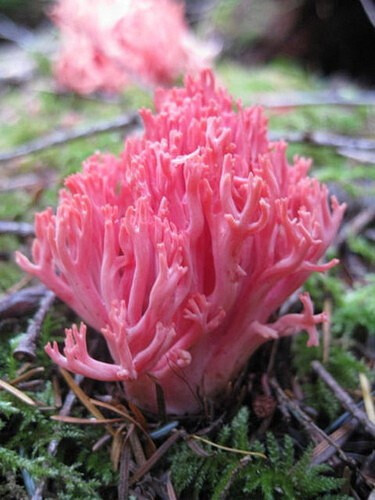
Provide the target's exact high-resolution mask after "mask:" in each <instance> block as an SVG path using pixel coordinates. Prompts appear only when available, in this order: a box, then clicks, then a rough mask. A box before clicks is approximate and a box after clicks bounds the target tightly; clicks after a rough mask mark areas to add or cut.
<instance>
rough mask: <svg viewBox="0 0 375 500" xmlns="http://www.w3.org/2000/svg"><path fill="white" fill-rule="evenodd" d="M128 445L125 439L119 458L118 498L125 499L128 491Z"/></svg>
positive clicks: (119, 499)
mask: <svg viewBox="0 0 375 500" xmlns="http://www.w3.org/2000/svg"><path fill="white" fill-rule="evenodd" d="M129 466H130V447H129V443H128V442H127V441H125V442H124V444H123V448H122V452H121V458H120V471H119V483H118V500H126V499H127V498H128V493H129V472H130V467H129Z"/></svg>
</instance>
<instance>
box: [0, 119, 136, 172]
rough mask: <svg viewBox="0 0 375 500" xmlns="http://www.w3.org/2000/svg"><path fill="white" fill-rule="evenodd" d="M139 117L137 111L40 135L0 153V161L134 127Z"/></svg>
mask: <svg viewBox="0 0 375 500" xmlns="http://www.w3.org/2000/svg"><path fill="white" fill-rule="evenodd" d="M139 125H140V122H139V118H138V115H137V114H135V113H129V114H127V115H123V116H117V117H116V118H112V119H111V120H108V121H106V122H102V123H98V124H96V125H90V126H89V127H84V128H83V127H80V128H78V129H73V130H68V131H67V130H57V131H55V132H52V133H51V134H48V135H45V136H43V137H39V138H38V139H35V140H34V141H31V142H28V143H26V144H23V145H22V146H20V147H19V148H16V149H14V150H13V151H7V152H5V153H1V154H0V163H2V162H7V161H10V160H14V159H16V158H21V157H23V156H27V155H29V154H31V153H37V152H38V151H43V150H44V149H49V148H51V147H53V146H61V145H62V144H66V143H68V142H71V141H75V140H77V139H83V138H86V137H90V136H92V135H96V134H101V133H103V132H113V131H115V130H120V129H124V128H125V129H126V128H134V127H136V126H139Z"/></svg>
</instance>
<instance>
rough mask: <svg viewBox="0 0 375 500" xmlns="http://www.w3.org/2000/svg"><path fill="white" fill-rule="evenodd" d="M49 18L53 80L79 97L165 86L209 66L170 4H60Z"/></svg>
mask: <svg viewBox="0 0 375 500" xmlns="http://www.w3.org/2000/svg"><path fill="white" fill-rule="evenodd" d="M51 16H52V19H53V20H54V22H55V23H56V24H57V26H58V27H59V29H60V33H61V51H60V54H59V57H58V61H57V64H56V76H57V80H58V81H59V83H60V84H61V85H62V86H63V87H65V88H67V89H70V90H74V91H76V92H78V93H81V94H88V93H91V92H94V91H98V90H101V91H107V92H117V91H120V90H122V88H123V87H124V86H125V85H127V84H128V83H129V82H134V81H135V82H137V83H142V84H146V85H155V84H159V85H164V84H169V83H172V82H173V81H174V80H175V79H176V78H177V77H178V76H180V75H181V74H184V73H185V72H193V71H198V70H199V69H202V67H204V66H205V65H207V64H208V63H209V59H210V51H209V50H208V49H207V47H204V46H203V45H202V44H200V43H198V41H197V40H196V39H195V38H194V36H193V34H192V33H191V32H190V31H189V29H188V27H187V25H186V23H185V19H184V12H183V5H182V4H177V3H176V2H175V0H59V2H58V3H57V4H56V5H55V6H54V8H53V9H52V12H51Z"/></svg>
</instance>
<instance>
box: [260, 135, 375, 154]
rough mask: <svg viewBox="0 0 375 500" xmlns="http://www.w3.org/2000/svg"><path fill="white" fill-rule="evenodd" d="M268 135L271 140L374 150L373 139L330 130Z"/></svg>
mask: <svg viewBox="0 0 375 500" xmlns="http://www.w3.org/2000/svg"><path fill="white" fill-rule="evenodd" d="M269 137H270V139H271V140H272V141H276V140H277V141H278V140H281V139H284V140H286V141H288V142H305V143H308V144H313V145H316V146H328V147H333V148H345V149H350V150H363V151H372V150H375V140H373V139H367V138H365V137H352V136H348V135H342V134H334V133H332V132H323V131H319V130H317V131H311V132H310V131H309V132H299V131H297V130H292V131H290V130H289V131H288V130H283V131H280V132H278V131H271V132H270V133H269Z"/></svg>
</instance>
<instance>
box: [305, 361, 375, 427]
mask: <svg viewBox="0 0 375 500" xmlns="http://www.w3.org/2000/svg"><path fill="white" fill-rule="evenodd" d="M311 366H312V368H313V370H314V371H315V373H316V374H317V375H318V376H319V377H320V378H321V379H322V380H323V382H325V383H326V384H327V386H328V387H329V388H330V389H331V391H332V392H333V393H334V395H335V396H336V398H337V399H338V400H339V401H340V403H341V404H342V406H343V407H344V408H345V409H346V410H348V411H349V412H350V413H351V414H352V415H353V417H355V418H356V419H357V420H358V421H359V423H360V424H362V426H363V428H364V429H365V430H366V432H368V433H369V434H371V436H373V437H375V424H373V423H372V422H371V421H370V420H369V419H368V418H367V415H366V413H365V412H363V411H362V410H361V409H360V408H358V406H357V405H356V404H355V402H354V401H353V399H352V398H351V397H350V396H349V394H348V393H347V392H346V391H344V389H343V388H342V387H341V386H340V385H339V384H338V383H337V382H336V380H335V379H334V378H333V377H332V375H330V374H329V373H328V372H327V370H326V369H325V368H324V367H323V366H322V364H321V363H319V361H313V362H312V363H311Z"/></svg>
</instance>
